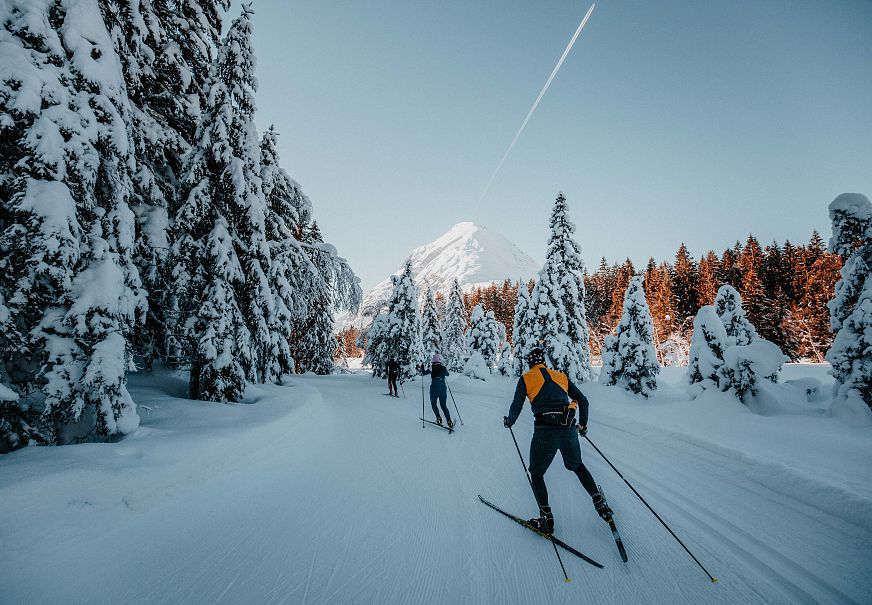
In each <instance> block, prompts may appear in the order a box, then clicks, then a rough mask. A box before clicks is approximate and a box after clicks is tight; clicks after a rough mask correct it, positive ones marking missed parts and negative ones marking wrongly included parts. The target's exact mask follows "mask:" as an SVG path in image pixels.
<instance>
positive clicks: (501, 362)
mask: <svg viewBox="0 0 872 605" xmlns="http://www.w3.org/2000/svg"><path fill="white" fill-rule="evenodd" d="M497 369H498V370H499V371H500V374H502V375H503V376H513V375H514V373H515V360H514V358H513V357H512V345H510V344H509V343H508V342H507V341H505V340H504V341H503V342H502V343H500V354H499V359H498V361H497Z"/></svg>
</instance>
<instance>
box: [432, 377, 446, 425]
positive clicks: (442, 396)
mask: <svg viewBox="0 0 872 605" xmlns="http://www.w3.org/2000/svg"><path fill="white" fill-rule="evenodd" d="M437 401H438V402H439V406H440V407H441V408H442V412H443V413H444V414H445V418H446V419H448V420H451V413H450V412H449V411H448V389H447V388H446V386H445V383H444V382H443V383H442V384H439V383H437V382H433V383H431V384H430V407H432V408H433V415H434V416H436V417H439V416H440V414H439V408H437V407H436V402H437Z"/></svg>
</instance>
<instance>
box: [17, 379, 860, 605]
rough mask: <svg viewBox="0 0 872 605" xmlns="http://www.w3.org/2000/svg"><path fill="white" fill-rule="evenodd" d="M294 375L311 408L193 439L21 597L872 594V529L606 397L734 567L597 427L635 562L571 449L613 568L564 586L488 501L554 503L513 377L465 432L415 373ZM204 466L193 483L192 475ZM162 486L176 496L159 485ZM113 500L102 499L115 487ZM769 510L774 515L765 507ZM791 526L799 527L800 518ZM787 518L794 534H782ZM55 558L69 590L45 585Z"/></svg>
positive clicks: (632, 446)
mask: <svg viewBox="0 0 872 605" xmlns="http://www.w3.org/2000/svg"><path fill="white" fill-rule="evenodd" d="M294 380H295V383H296V387H295V388H294V389H289V390H288V401H289V402H291V401H293V402H294V403H296V402H300V404H301V405H300V406H299V408H298V412H299V413H297V412H295V413H296V414H297V415H296V416H288V417H287V418H283V419H282V418H280V419H279V420H277V421H275V422H273V423H271V424H270V423H265V424H260V425H244V426H242V427H241V428H240V429H239V430H238V431H236V429H233V428H229V429H228V430H227V431H226V432H225V433H223V434H220V435H218V438H216V437H215V436H214V435H210V436H209V438H208V439H204V440H202V441H198V443H202V444H204V445H207V446H208V447H204V448H203V449H201V450H197V451H195V452H194V456H193V461H192V464H191V465H189V468H190V469H191V470H190V472H187V470H186V474H185V476H184V477H179V478H170V479H168V480H167V481H166V482H165V483H159V484H156V486H155V485H144V486H143V490H142V492H143V494H144V495H146V496H150V497H151V500H149V502H148V503H150V504H151V507H150V508H149V507H140V506H138V505H140V504H141V503H142V499H141V498H139V499H138V498H137V497H136V496H140V494H139V493H136V494H134V496H135V497H134V498H133V499H132V500H131V502H132V506H130V507H129V510H128V509H123V510H124V511H125V512H124V515H125V516H124V517H123V518H122V517H118V516H116V517H115V519H118V523H117V528H110V529H107V531H104V532H99V533H97V532H95V534H94V536H88V537H87V541H88V543H85V540H82V542H81V543H80V544H77V545H76V546H77V547H81V546H87V548H88V552H89V553H90V557H92V558H93V560H91V559H89V560H87V561H82V560H80V557H77V552H78V550H79V548H75V549H72V548H67V549H57V548H56V545H54V544H53V545H52V546H51V549H50V550H46V551H38V550H34V551H32V552H30V553H29V555H28V557H29V558H28V557H20V563H18V564H17V566H16V567H9V566H8V565H7V566H6V567H5V569H12V570H14V571H15V572H16V573H18V572H20V573H21V574H22V575H21V578H19V577H18V576H15V578H14V579H15V580H16V582H17V583H16V582H12V583H11V584H12V585H11V587H10V588H12V589H13V592H12V593H11V594H13V599H12V600H11V601H10V602H20V601H25V600H28V601H34V602H64V601H69V598H66V599H64V598H62V597H63V596H64V594H65V595H67V597H69V595H84V594H92V593H89V592H88V591H89V590H93V586H94V585H98V586H105V587H106V588H107V591H106V592H105V593H101V594H100V595H98V596H95V597H94V598H93V599H92V600H93V601H94V602H100V603H110V602H111V603H128V602H129V603H143V602H148V603H158V604H159V603H167V604H170V603H172V604H173V605H175V604H176V603H195V602H220V603H232V604H236V603H254V602H256V603H266V604H274V603H305V604H307V605H311V604H316V603H330V604H331V605H332V604H333V603H337V604H341V603H380V604H381V603H384V604H394V603H404V604H405V603H412V604H415V603H451V604H452V605H453V604H454V603H476V604H477V603H500V604H501V605H502V604H507V605H508V604H514V603H518V604H521V603H523V604H525V605H526V604H531V605H532V604H536V605H538V604H540V603H548V604H549V605H550V604H552V603H553V604H557V605H563V604H569V603H578V602H599V603H651V602H669V603H670V604H673V603H676V604H679V603H688V604H693V605H696V604H699V603H705V604H709V603H729V604H737V605H738V604H742V605H744V604H746V603H794V602H827V603H829V602H838V603H860V602H863V601H864V598H863V597H862V596H861V595H862V594H864V592H861V591H862V590H863V589H864V588H866V587H867V586H868V585H869V584H870V582H869V580H868V579H867V578H866V577H865V576H863V575H862V574H856V577H854V576H849V575H848V572H851V571H853V569H854V568H855V567H858V568H859V567H860V566H861V565H862V559H863V555H865V556H866V560H872V552H870V549H869V547H868V546H867V544H870V543H872V531H870V530H869V529H868V528H865V527H861V526H857V525H853V524H851V522H850V521H848V520H845V519H842V518H841V517H838V516H834V515H833V514H832V513H826V512H824V513H820V512H819V511H818V510H817V509H815V508H814V507H813V506H811V505H809V504H808V503H807V502H805V501H800V500H798V499H797V498H795V497H792V495H791V494H790V492H789V490H787V493H785V486H784V485H783V484H782V485H780V487H781V490H780V491H779V490H775V489H771V488H768V487H767V486H765V485H763V484H762V483H761V482H760V477H763V476H764V475H763V474H762V473H756V474H755V475H754V476H750V477H749V476H747V475H748V473H747V471H748V468H749V464H751V465H753V461H744V460H741V459H736V458H735V457H732V458H731V457H730V456H729V455H725V454H722V453H720V452H718V451H716V448H714V449H708V448H705V447H701V446H700V445H699V444H697V443H693V442H691V441H685V440H681V439H672V438H671V436H670V435H669V434H668V433H663V432H658V430H657V428H656V427H651V426H648V425H645V424H644V423H641V422H634V421H632V420H624V419H618V418H612V417H609V416H608V409H607V405H608V404H607V402H597V401H594V402H593V404H592V405H593V406H594V409H595V410H596V414H595V415H594V419H595V422H592V423H591V438H592V439H593V440H594V442H596V443H597V445H598V446H600V447H601V448H602V450H603V452H604V453H605V454H606V455H607V456H609V458H610V459H612V460H613V462H614V463H615V465H616V466H617V467H618V468H619V469H621V471H623V472H624V473H625V474H626V476H627V479H628V480H630V481H631V482H632V483H633V484H634V485H635V486H636V487H637V488H638V489H639V490H640V492H641V493H642V494H643V495H644V496H645V497H646V498H647V499H649V501H650V502H651V504H652V505H653V506H654V507H655V509H657V510H658V512H660V513H661V515H663V517H664V518H665V519H666V520H667V522H669V523H670V525H672V527H673V528H674V530H675V531H676V533H678V535H679V536H680V537H681V538H682V539H683V540H684V541H685V543H687V545H688V546H689V547H690V548H691V549H692V550H693V551H694V553H695V554H696V555H697V556H698V557H699V558H700V560H701V561H702V563H703V564H704V565H706V567H707V568H708V569H709V571H711V572H712V573H713V574H714V575H715V576H718V577H719V580H720V583H719V584H716V585H713V584H710V583H709V582H708V580H707V578H706V577H705V575H704V574H703V572H702V571H701V570H700V569H698V568H697V567H696V565H695V564H694V563H693V561H692V560H691V559H690V558H689V557H688V556H687V555H686V553H684V551H683V550H682V549H681V547H680V546H679V545H678V544H676V543H674V541H673V540H672V538H671V536H669V534H668V533H667V532H666V530H665V529H664V528H663V527H661V526H660V525H659V523H658V522H657V521H656V519H654V518H653V516H652V515H651V514H650V512H649V511H648V510H647V509H645V508H644V506H643V505H642V504H641V503H639V502H638V500H637V499H636V497H635V496H634V495H633V494H632V493H631V492H630V491H629V490H628V489H627V488H626V486H624V484H623V482H621V481H620V479H619V478H618V477H617V476H616V475H615V474H614V472H613V471H612V470H611V469H610V468H608V467H607V466H606V464H605V463H604V462H603V461H602V460H601V459H600V458H599V456H598V454H596V452H594V451H593V449H592V448H591V447H590V446H589V444H587V443H586V441H584V440H583V439H582V440H581V447H582V454H583V457H584V460H585V462H586V463H587V464H588V465H589V466H590V467H591V470H592V472H593V474H594V478H595V479H596V480H597V482H598V483H600V484H602V485H603V487H604V488H605V490H606V494H607V496H608V498H609V502H610V504H611V506H612V507H613V508H614V509H615V513H616V515H615V519H616V522H617V524H618V528H619V530H620V532H621V534H622V537H623V539H624V543H625V547H626V549H627V552H628V555H629V563H627V564H624V563H623V562H621V560H620V557H619V555H618V552H617V548H616V547H615V544H614V541H613V539H612V536H611V532H610V531H609V529H608V527H607V525H606V524H605V523H603V522H602V520H600V519H599V518H598V517H597V516H596V515H595V513H594V510H593V507H592V506H591V504H590V501H589V498H587V496H586V494H585V493H584V490H583V489H582V488H581V487H580V485H579V484H578V480H577V479H576V478H575V477H574V475H573V474H572V473H568V472H565V471H564V470H563V468H562V463H561V461H560V458H559V456H558V457H557V459H556V460H555V462H554V464H553V466H552V470H551V471H549V473H548V487H549V492H550V494H551V499H552V506H553V507H554V510H555V517H556V518H557V522H558V529H557V531H558V535H560V536H561V537H562V538H564V539H565V540H566V541H567V543H569V544H572V545H573V546H578V547H579V548H580V549H581V550H582V552H584V553H585V554H588V555H589V556H590V557H592V558H593V559H596V560H597V561H599V562H601V563H602V564H603V565H605V569H596V568H594V567H592V566H591V565H589V564H588V563H585V562H583V561H578V560H577V559H575V557H574V556H572V555H569V554H568V553H567V554H566V556H564V564H565V565H566V569H567V572H568V574H569V575H570V577H572V579H573V582H572V583H571V584H564V583H563V582H562V574H561V573H560V568H559V566H558V564H557V561H556V558H555V557H554V553H553V550H552V548H551V546H550V544H548V542H547V541H545V540H542V539H541V538H540V537H538V536H535V535H528V534H529V533H530V532H528V531H524V530H523V529H522V528H514V529H512V527H513V526H514V523H508V519H505V518H503V517H502V516H501V515H499V514H496V513H495V512H494V511H492V510H488V508H487V507H486V506H483V505H482V504H481V503H479V502H478V499H477V498H476V494H477V493H482V494H483V495H485V496H486V497H488V498H489V499H491V500H492V501H494V502H496V503H498V504H499V505H500V506H504V507H505V508H506V510H509V511H511V512H514V513H515V514H518V515H520V516H532V515H533V514H535V503H534V502H533V497H532V494H531V493H530V487H529V485H528V484H527V482H526V479H525V478H524V476H523V470H522V469H521V466H520V463H519V461H518V456H517V453H516V452H515V450H514V446H513V444H512V441H511V438H510V436H509V434H508V431H505V430H504V429H503V428H502V425H501V424H502V423H501V419H502V416H503V415H504V414H505V411H506V409H507V408H508V404H509V401H510V399H511V387H512V386H513V385H512V384H511V382H510V381H500V380H494V381H492V382H489V383H487V384H486V385H484V384H482V383H473V382H467V381H465V380H461V381H459V382H458V383H452V385H451V387H452V389H453V392H454V396H455V398H456V399H457V404H458V406H459V408H462V412H461V413H462V414H463V417H464V420H465V421H466V424H465V425H463V426H462V429H463V430H457V431H456V433H457V434H455V435H453V436H452V438H451V439H447V438H446V436H444V435H439V434H437V433H438V431H429V430H428V431H424V430H421V429H420V428H418V427H419V426H420V420H418V418H419V417H420V411H421V410H420V403H418V402H417V401H416V399H415V397H414V395H415V392H414V390H410V392H409V393H408V395H409V399H408V400H403V401H391V400H387V399H385V398H384V396H383V395H382V394H381V391H380V389H381V385H380V384H378V381H373V380H372V379H371V378H370V377H368V376H362V375H356V376H342V377H313V376H300V377H298V378H295V379H294ZM310 391H312V392H313V393H310ZM304 394H305V397H307V399H303V398H302V397H301V395H304ZM310 395H312V396H311V397H310ZM295 409H297V408H296V407H295ZM428 428H429V427H428ZM234 431H235V432H234ZM531 432H532V426H531V423H530V414H529V408H526V409H525V411H524V414H523V416H522V418H521V420H520V421H519V423H518V425H516V433H517V435H518V439H519V442H520V444H521V448H522V450H521V451H522V454H523V456H524V458H525V460H526V458H527V456H528V447H527V445H528V443H529V438H530V434H531ZM102 447H105V450H106V451H107V452H111V451H112V448H114V447H117V446H114V445H108V444H107V445H105V446H102ZM222 456H223V457H222ZM146 462H148V460H147V459H146ZM187 468H188V467H186V469H187ZM198 472H199V473H200V474H199V475H197V474H196V473H198ZM189 475H190V476H191V482H192V484H193V485H194V488H191V487H190V486H186V485H184V483H183V479H186V478H187V477H188V476H189ZM788 487H789V485H788ZM183 488H184V489H183ZM718 489H722V490H724V491H723V493H722V494H720V493H718V491H717V490H718ZM159 490H166V492H167V493H166V497H165V498H160V497H159V496H161V495H163V494H161V493H157V494H154V493H153V492H155V491H159ZM97 505H98V506H100V507H101V512H102V509H104V508H105V509H109V507H110V505H111V503H108V502H105V501H104V502H97ZM755 507H756V508H759V509H760V511H759V513H758V514H757V515H755V517H754V518H751V519H747V520H746V519H745V518H744V517H743V516H742V515H747V513H748V511H754V510H755ZM110 512H111V511H110ZM61 513H63V511H61ZM64 514H69V513H64ZM74 514H77V515H78V514H83V513H81V512H79V511H76V512H75V513H74ZM791 524H794V525H798V526H800V527H797V528H796V530H795V531H794V532H793V534H791V535H785V534H784V532H785V531H786V530H785V527H787V528H789V527H790V525H791ZM165 525H166V527H168V528H170V529H169V530H167V529H164V526H165ZM834 530H835V531H834ZM34 532H35V533H36V532H38V529H37V528H35V529H34ZM769 535H772V536H776V537H779V540H780V541H778V542H776V541H771V542H767V536H769ZM808 535H812V537H813V538H815V539H816V540H817V541H815V542H814V547H815V548H820V549H821V552H822V553H826V554H827V555H828V556H829V557H830V558H832V559H838V560H837V561H835V562H830V561H815V562H812V561H811V560H810V559H809V560H808V561H806V560H802V559H800V557H802V556H804V553H806V552H807V550H805V549H801V548H797V543H798V542H800V541H802V540H805V539H806V538H807V536H808ZM842 541H844V542H845V544H846V545H847V546H848V548H840V547H841V542H842ZM91 542H92V543H91ZM858 554H859V555H860V556H854V557H853V558H854V559H856V560H842V559H847V558H848V557H849V556H852V555H858ZM858 561H859V562H858ZM2 565H3V564H2V563H0V566H2ZM85 566H87V569H83V568H84V567H85ZM2 569H3V568H2V567H0V571H2ZM46 569H48V570H53V573H55V574H57V575H58V577H59V578H60V581H59V582H55V585H56V586H63V590H65V591H67V592H66V593H63V594H60V593H58V592H51V589H46V588H45V587H44V586H43V585H42V584H40V582H39V581H38V578H39V577H41V576H40V575H39V574H45V570H46ZM810 570H811V571H810ZM0 575H2V574H0ZM22 578H23V579H22ZM5 588H6V587H5V586H4V589H5ZM25 590H26V591H27V592H26V593H25V592H24V591H25ZM56 590H61V589H56ZM16 595H17V596H16ZM25 595H26V599H25V598H24V596H25ZM18 596H21V597H22V598H18Z"/></svg>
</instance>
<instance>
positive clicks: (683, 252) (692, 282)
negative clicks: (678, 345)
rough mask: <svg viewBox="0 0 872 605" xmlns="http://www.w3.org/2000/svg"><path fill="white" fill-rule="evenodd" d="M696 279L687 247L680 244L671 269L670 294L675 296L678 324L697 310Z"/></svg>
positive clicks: (694, 263) (693, 264) (694, 267)
mask: <svg viewBox="0 0 872 605" xmlns="http://www.w3.org/2000/svg"><path fill="white" fill-rule="evenodd" d="M697 277H698V275H697V266H696V262H695V261H694V260H693V257H691V256H690V253H689V252H688V251H687V246H685V245H684V244H681V246H680V247H679V248H678V252H677V253H676V255H675V265H674V266H673V268H672V294H673V295H674V296H675V312H676V314H677V319H678V321H679V323H681V322H683V321H685V319H687V318H688V317H693V316H694V314H695V313H696V310H697V309H698V308H699V301H698V300H697V297H696V292H697V286H696V282H697Z"/></svg>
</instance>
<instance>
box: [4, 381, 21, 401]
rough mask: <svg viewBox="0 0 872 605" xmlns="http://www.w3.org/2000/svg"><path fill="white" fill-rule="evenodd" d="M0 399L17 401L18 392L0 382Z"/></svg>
mask: <svg viewBox="0 0 872 605" xmlns="http://www.w3.org/2000/svg"><path fill="white" fill-rule="evenodd" d="M0 401H18V393H16V392H15V391H13V390H12V389H10V388H9V387H7V386H6V385H5V384H0Z"/></svg>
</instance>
